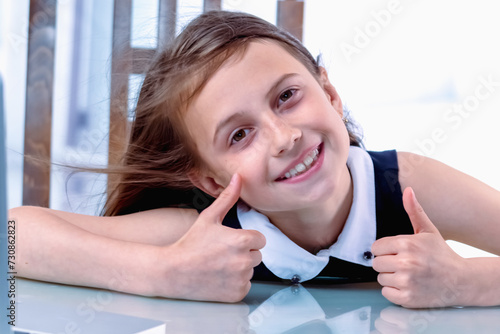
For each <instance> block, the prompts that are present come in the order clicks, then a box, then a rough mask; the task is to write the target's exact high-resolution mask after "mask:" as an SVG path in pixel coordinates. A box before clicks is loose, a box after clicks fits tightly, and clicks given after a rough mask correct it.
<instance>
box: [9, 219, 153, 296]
mask: <svg viewBox="0 0 500 334" xmlns="http://www.w3.org/2000/svg"><path fill="white" fill-rule="evenodd" d="M32 214H33V211H31V212H30V211H29V210H24V211H23V210H11V211H10V212H9V219H13V220H15V221H16V255H17V256H16V270H17V272H18V275H19V276H22V277H26V278H32V279H38V280H45V281H52V282H58V283H64V284H72V285H84V286H92V287H99V288H105V289H112V290H118V291H123V292H128V293H136V294H143V295H149V294H153V292H152V291H151V290H150V289H151V286H150V285H149V284H148V282H147V281H148V272H150V271H151V270H152V269H153V268H154V266H155V259H154V257H155V256H156V254H158V251H157V248H158V247H156V246H152V245H146V244H140V243H133V242H127V241H120V240H115V239H112V238H107V237H104V236H100V235H96V234H93V233H90V232H88V231H86V230H84V229H81V228H79V227H77V226H75V225H73V224H70V223H68V222H67V221H65V220H63V219H61V218H59V217H57V216H55V215H52V214H51V213H50V212H48V211H44V212H42V211H37V215H36V217H34V216H33V215H32Z"/></svg>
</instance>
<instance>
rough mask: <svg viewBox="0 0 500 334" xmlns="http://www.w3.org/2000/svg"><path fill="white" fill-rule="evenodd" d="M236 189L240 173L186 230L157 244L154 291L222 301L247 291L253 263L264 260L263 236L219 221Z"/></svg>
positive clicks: (236, 194)
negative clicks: (167, 243) (163, 244)
mask: <svg viewBox="0 0 500 334" xmlns="http://www.w3.org/2000/svg"><path fill="white" fill-rule="evenodd" d="M240 191H241V177H240V176H239V175H237V174H235V175H233V178H232V179H231V182H230V184H229V185H228V187H227V188H226V189H225V190H224V191H223V192H222V193H221V194H220V195H219V197H218V198H217V199H216V200H215V201H214V203H212V205H211V206H210V207H208V208H207V209H205V210H204V211H203V212H202V213H201V214H200V215H199V217H198V219H197V220H196V222H195V223H194V224H193V225H192V227H191V228H190V229H189V230H188V231H187V233H186V234H185V235H184V236H183V237H182V238H181V239H179V240H178V241H177V242H175V243H174V244H172V245H170V246H166V247H164V248H162V249H161V252H160V254H159V257H158V264H159V265H158V268H157V269H160V272H157V274H158V275H160V279H159V280H158V281H157V282H155V285H156V291H155V294H157V295H161V296H166V297H173V298H181V299H191V300H206V301H221V302H238V301H241V300H242V299H243V298H244V297H245V296H246V295H247V293H248V291H249V290H250V286H251V283H250V279H251V278H252V276H253V268H254V267H255V266H257V265H258V264H259V263H260V262H261V261H262V255H261V253H260V251H259V249H261V248H263V247H264V245H265V243H266V240H265V237H264V236H263V235H262V234H261V233H260V232H258V231H254V230H239V229H233V228H230V227H226V226H223V225H222V221H223V219H224V217H225V216H226V214H227V212H228V211H229V210H230V209H231V207H232V206H233V205H234V204H235V203H236V202H237V201H238V198H239V195H240ZM161 263H164V264H165V266H162V265H161ZM155 277H158V276H156V275H155ZM165 281H166V282H168V283H167V284H164V283H165Z"/></svg>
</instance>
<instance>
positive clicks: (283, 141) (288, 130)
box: [270, 116, 302, 156]
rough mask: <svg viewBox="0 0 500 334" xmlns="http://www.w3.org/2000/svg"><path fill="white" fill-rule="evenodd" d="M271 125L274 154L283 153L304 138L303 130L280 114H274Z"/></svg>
mask: <svg viewBox="0 0 500 334" xmlns="http://www.w3.org/2000/svg"><path fill="white" fill-rule="evenodd" d="M270 125H271V126H270V133H271V135H272V143H271V145H272V147H271V150H272V153H273V156H280V155H283V154H284V153H285V152H287V151H289V150H291V149H292V148H293V146H294V145H295V143H297V142H298V141H299V140H300V138H302V131H301V130H300V129H299V128H297V127H295V126H293V125H292V124H290V123H289V122H287V121H285V120H283V119H281V118H280V117H279V116H274V117H273V118H272V120H271V122H270Z"/></svg>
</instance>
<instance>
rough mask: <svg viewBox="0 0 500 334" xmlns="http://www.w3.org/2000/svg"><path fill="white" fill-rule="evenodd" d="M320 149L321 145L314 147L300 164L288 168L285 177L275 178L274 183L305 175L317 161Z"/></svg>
mask: <svg viewBox="0 0 500 334" xmlns="http://www.w3.org/2000/svg"><path fill="white" fill-rule="evenodd" d="M322 147H323V145H322V144H321V145H319V146H318V147H316V148H315V149H314V150H312V151H311V152H310V153H309V154H308V155H307V156H306V157H305V158H304V160H302V162H299V163H298V164H297V165H295V166H294V167H292V168H290V170H288V171H287V172H286V173H285V175H283V176H281V177H279V178H277V179H276V181H283V180H288V179H292V178H294V177H296V176H299V175H302V174H304V173H306V172H307V171H308V170H309V169H311V168H312V167H313V166H314V165H315V163H316V161H317V160H318V156H319V155H320V153H321V149H322Z"/></svg>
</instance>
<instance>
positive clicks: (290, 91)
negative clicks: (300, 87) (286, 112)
mask: <svg viewBox="0 0 500 334" xmlns="http://www.w3.org/2000/svg"><path fill="white" fill-rule="evenodd" d="M294 93H295V90H294V89H287V90H286V91H284V92H283V93H282V94H281V95H280V99H279V104H281V103H282V102H286V101H288V100H289V99H290V98H291V97H292V96H293V94H294Z"/></svg>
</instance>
